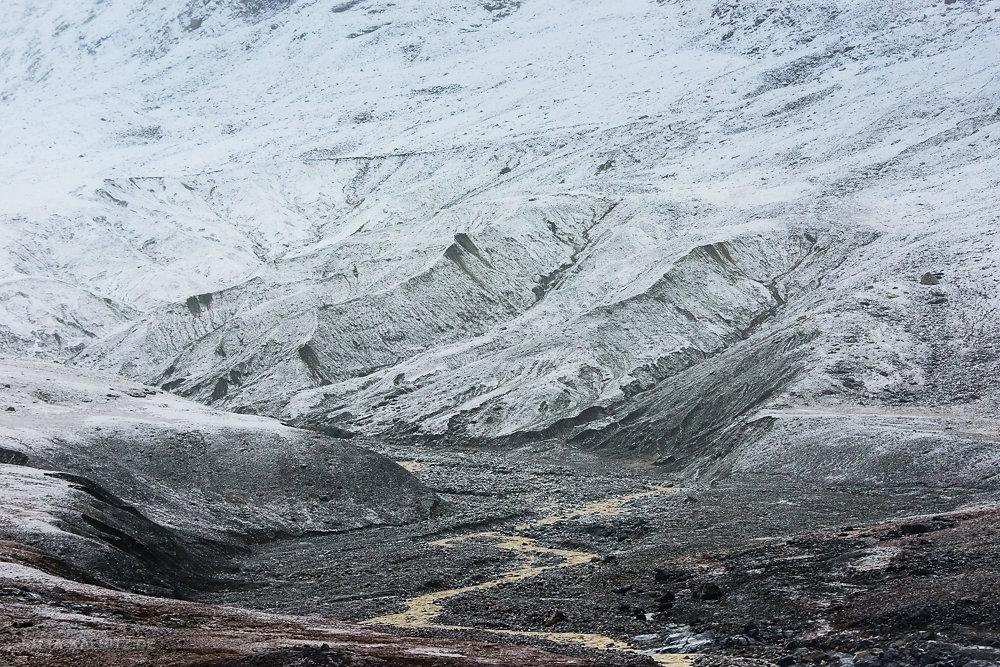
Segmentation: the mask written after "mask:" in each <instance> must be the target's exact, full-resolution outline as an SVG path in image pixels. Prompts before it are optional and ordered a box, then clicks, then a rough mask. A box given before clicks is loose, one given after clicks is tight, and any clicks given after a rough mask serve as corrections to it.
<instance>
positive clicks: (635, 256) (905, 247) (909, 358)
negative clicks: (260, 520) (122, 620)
mask: <svg viewBox="0 0 1000 667" xmlns="http://www.w3.org/2000/svg"><path fill="white" fill-rule="evenodd" d="M5 11H6V12H9V13H10V15H11V20H8V21H4V27H3V28H0V30H4V31H7V32H6V33H3V34H0V36H2V37H4V39H5V40H7V41H8V43H11V44H13V45H14V47H12V49H11V50H9V51H5V52H4V53H3V54H2V55H0V58H3V62H4V63H5V65H6V66H5V67H4V68H3V71H4V74H3V77H4V79H3V81H2V83H3V86H2V88H3V90H4V91H5V99H6V103H7V106H6V107H5V109H4V111H3V112H2V113H3V114H4V115H5V119H6V120H5V122H6V123H7V125H10V126H17V127H24V128H25V131H24V132H22V133H19V134H15V135H12V136H11V137H5V138H3V139H2V141H3V142H5V143H4V144H3V146H2V147H3V149H4V150H5V152H6V153H7V154H11V155H15V156H18V157H19V158H23V159H20V161H19V162H17V164H18V165H19V167H18V172H17V173H8V172H10V170H11V168H10V167H9V166H7V167H3V169H4V170H6V171H4V172H3V173H2V174H0V175H3V177H4V179H5V180H6V182H7V183H9V185H6V186H5V187H6V188H7V190H8V191H9V196H7V197H6V198H5V201H6V203H4V204H3V208H2V209H0V225H2V229H3V235H2V236H3V241H2V242H0V251H2V253H3V255H2V257H3V258H4V259H5V260H6V261H4V262H3V264H4V266H5V267H6V268H5V269H4V270H5V271H6V272H7V276H8V277H9V278H10V279H11V280H14V279H16V280H28V279H29V278H30V279H31V280H35V281H46V280H48V281H51V280H53V279H56V278H58V279H60V280H63V281H65V282H69V283H72V284H74V286H76V287H75V288H74V290H80V289H82V290H86V293H87V294H88V295H89V294H93V295H95V298H96V299H99V300H100V301H99V302H95V301H94V299H90V298H89V297H88V298H86V299H85V298H82V297H80V296H79V295H78V294H77V292H76V291H74V290H66V291H65V292H61V291H59V290H51V289H46V290H41V289H38V290H37V291H36V292H35V293H34V294H35V296H32V298H31V301H32V303H33V304H34V307H33V308H32V309H30V310H25V309H20V310H19V309H18V308H17V306H16V304H17V299H16V298H15V297H14V296H11V294H12V292H11V291H10V290H8V291H6V292H2V293H0V297H2V298H3V299H4V301H3V303H4V304H5V307H6V308H7V312H9V313H12V314H13V315H12V317H11V320H10V323H9V324H7V323H5V326H6V327H7V328H8V329H9V331H10V333H6V332H4V334H3V337H2V338H0V341H3V344H4V345H5V346H6V347H7V349H10V350H12V351H17V352H19V353H24V352H27V351H33V352H35V353H36V354H38V355H40V356H46V357H54V358H62V359H65V358H67V357H69V356H70V355H73V356H72V359H71V361H72V363H74V364H77V365H80V366H85V367H91V368H96V369H101V370H107V371H113V372H115V373H120V374H123V375H125V376H127V377H130V378H134V379H136V380H140V381H142V382H145V383H149V384H153V385H156V386H160V387H164V388H167V389H169V390H170V391H172V392H176V393H178V394H180V395H183V396H187V397H190V398H193V399H196V400H198V401H202V402H205V403H208V404H210V405H212V406H215V407H220V408H225V409H228V410H234V411H241V412H243V411H250V412H258V413H263V414H270V415H275V416H281V417H283V418H286V419H291V420H294V421H296V422H297V423H306V424H310V425H315V426H319V427H322V428H327V429H329V430H330V431H331V432H336V433H338V434H341V435H343V434H349V433H364V434H378V435H382V436H384V437H411V436H414V435H416V436H419V437H423V438H426V439H429V440H437V439H450V440H453V441H459V442H469V441H473V442H484V441H486V442H495V443H512V442H513V443H517V442H524V441H530V440H538V439H547V438H570V439H572V440H573V442H576V443H579V444H581V445H584V446H589V447H596V448H601V449H602V450H604V451H608V452H629V453H633V454H638V455H640V456H643V457H647V458H650V459H652V460H659V461H660V462H661V463H664V464H665V465H676V466H680V467H688V466H694V468H697V469H699V470H702V469H710V468H711V469H716V470H722V469H725V470H729V471H735V470H743V469H745V466H743V464H736V463H734V464H733V465H732V466H730V465H729V463H731V461H729V460H728V459H727V460H726V461H729V462H727V463H725V464H719V465H718V466H716V464H715V463H709V462H706V461H704V460H700V461H693V458H692V457H694V456H695V455H696V454H697V453H704V452H705V451H706V448H708V450H709V451H710V452H711V453H712V454H713V456H714V455H716V454H718V455H719V456H728V454H729V453H730V452H732V451H733V447H735V444H734V443H736V442H737V440H734V438H733V436H734V435H735V434H739V435H740V436H741V437H744V436H745V437H749V438H750V439H751V440H753V439H754V438H756V437H757V436H761V437H762V434H763V433H764V431H765V430H766V429H765V428H764V423H765V422H762V421H761V420H759V419H755V418H754V415H755V414H756V412H757V411H758V410H760V409H764V408H773V409H778V408H782V409H783V408H785V407H788V406H801V405H805V406H816V405H820V406H827V407H829V406H842V405H846V406H854V407H857V406H862V405H863V404H869V405H871V404H883V405H891V406H900V405H921V406H926V407H928V408H929V409H933V411H935V414H939V413H947V414H949V415H951V414H953V413H958V412H962V411H963V410H966V409H968V410H992V409H994V408H995V407H996V405H997V398H998V394H997V390H996V388H995V385H993V384H991V383H990V381H989V380H990V379H991V378H993V377H995V374H996V372H997V371H998V370H1000V368H998V366H1000V361H998V359H1000V353H998V350H997V348H996V347H995V343H994V341H995V340H996V335H997V333H998V328H1000V326H998V320H997V317H996V306H997V297H996V294H997V293H998V290H997V288H998V287H1000V285H997V281H998V278H997V276H998V275H1000V274H998V273H997V271H996V257H997V256H998V252H997V248H996V241H995V235H994V232H995V228H996V224H997V218H996V213H995V202H996V194H995V192H996V185H997V182H996V181H997V177H996V174H998V173H1000V168H998V167H1000V165H998V164H997V160H998V157H997V156H998V155H1000V152H998V151H997V148H998V142H1000V115H998V111H997V100H996V99H994V97H993V95H992V91H993V86H992V83H991V81H992V77H993V74H992V73H993V72H995V71H996V67H997V58H998V54H1000V37H998V31H997V30H996V28H995V26H996V3H995V2H985V1H984V2H962V3H952V4H947V5H946V4H939V5H935V6H933V7H930V6H928V5H927V4H926V3H922V2H915V1H902V0H900V1H895V2H891V3H888V4H887V3H885V2H878V3H876V2H868V1H867V0H853V1H847V0H844V1H840V2H829V3H820V4H817V3H791V4H789V3H785V4H784V5H782V6H781V7H773V6H771V4H768V3H761V2H740V3H726V2H716V3H698V2H690V3H686V2H669V3H668V2H657V3H652V2H639V1H638V0H637V1H635V2H623V3H602V2H573V3H569V2H566V3H563V2H546V3H542V2H532V3H529V2H524V3H517V2H494V3H477V2H459V1H457V0H456V1H454V2H446V1H443V0H442V1H440V2H433V3H418V4H411V5H406V6H400V5H382V4H379V3H374V2H347V3H341V4H339V5H336V6H335V7H332V8H331V7H329V6H327V5H321V4H319V3H317V4H312V3H303V2H273V3H272V2H267V3H265V2H256V3H247V2H243V3H216V4H208V5H204V6H202V5H199V4H197V3H186V4H185V3H172V4H171V3H167V4H166V5H165V6H164V8H163V9H160V8H159V7H158V8H156V9H155V10H153V9H150V8H149V7H146V6H145V5H144V4H142V3H139V2H133V3H118V4H116V6H115V7H114V8H110V7H102V8H99V9H95V10H93V11H91V10H88V9H85V8H53V9H47V10H37V9H31V8H29V7H27V6H25V7H20V6H17V5H12V6H11V7H10V8H7V9H5ZM12 26H18V30H17V32H16V33H13V32H11V31H12V30H13V28H12ZM78 79H85V80H86V86H84V85H83V84H82V83H81V82H80V81H78ZM94 81H97V83H94ZM73 95H77V96H78V98H79V99H77V98H75V97H73ZM70 99H72V100H73V104H74V108H75V109H79V110H80V112H79V113H77V114H76V115H75V116H74V117H73V118H72V119H69V120H64V119H63V117H62V116H60V115H59V112H58V110H59V109H64V108H66V105H67V104H68V100H70ZM37 100H43V101H44V103H43V104H41V105H39V103H38V101H37ZM39 108H41V109H42V111H38V109H39ZM19 124H20V125H19ZM78 156H79V157H78ZM78 173H87V174H94V175H95V176H94V177H93V178H90V177H79V176H76V174H78ZM41 185H44V187H45V190H44V195H43V194H42V193H41V192H40V190H39V187H41ZM928 275H930V276H931V277H932V278H933V280H929V279H927V276H928ZM4 284H5V285H6V284H8V283H4ZM104 299H107V301H105V300H104ZM12 304H13V305H12ZM53 313H59V316H58V318H56V316H55V315H53ZM67 322H68V323H69V324H67ZM67 328H69V329H72V330H73V331H76V330H78V329H86V331H87V332H89V333H86V334H83V335H80V334H79V333H77V334H75V335H71V334H70V333H66V331H65V330H66V329H67ZM57 334H58V336H57ZM68 339H72V342H71V343H68V342H66V341H67V340H68ZM841 412H842V413H846V412H849V411H844V410H842V411H841ZM838 418H845V419H846V418H847V417H845V416H844V414H841V415H840V417H838ZM768 423H770V422H768ZM887 432H888V433H895V432H896V430H895V429H889V430H888V431H887ZM762 446H763V445H762ZM767 447H768V448H770V447H771V446H770V445H767ZM768 451H771V449H768ZM734 456H737V454H734ZM738 456H744V457H750V459H741V460H744V462H745V460H751V459H752V460H755V461H756V460H758V459H756V458H753V457H754V456H756V454H755V453H754V452H746V451H744V452H743V453H742V454H739V455H738ZM712 460H713V461H714V459H712ZM713 466H714V467H713ZM727 466H728V467H727ZM741 466H743V467H741ZM751 467H752V466H751Z"/></svg>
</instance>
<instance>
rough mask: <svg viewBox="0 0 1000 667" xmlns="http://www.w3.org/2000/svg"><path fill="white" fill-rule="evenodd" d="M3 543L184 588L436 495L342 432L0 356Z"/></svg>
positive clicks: (408, 510) (137, 582)
mask: <svg viewBox="0 0 1000 667" xmlns="http://www.w3.org/2000/svg"><path fill="white" fill-rule="evenodd" d="M0 377H2V378H3V380H4V381H3V382H2V384H0V540H12V541H16V542H19V543H23V544H25V545H28V546H29V547H31V548H32V549H37V550H39V551H41V552H43V553H46V554H49V555H51V556H53V557H58V558H59V559H61V560H62V561H63V562H64V563H67V564H68V565H70V566H73V567H75V568H76V571H77V572H78V573H84V574H83V576H85V578H86V579H87V580H96V581H103V582H106V583H113V584H116V585H129V586H133V587H135V586H140V587H141V588H142V589H143V590H147V591H150V590H151V591H156V592H158V593H161V594H163V593H166V594H173V593H174V592H175V588H180V589H181V590H185V589H190V588H191V587H193V586H195V585H196V584H197V582H198V581H199V580H201V579H204V578H205V577H207V576H209V575H210V574H211V572H212V570H213V568H219V567H220V566H221V563H222V562H223V560H224V559H225V558H226V557H227V556H230V555H232V554H234V553H236V552H239V551H240V550H242V549H245V548H247V547H249V546H251V545H253V544H255V543H259V542H266V541H270V540H274V539H277V538H281V537H285V538H287V537H295V536H300V535H304V534H323V533H332V532H337V531H344V530H349V529H356V528H360V527H365V526H372V525H383V524H396V523H403V522H407V521H414V520H418V519H421V518H425V517H427V516H428V515H429V514H430V513H431V511H432V510H433V509H434V507H435V506H436V505H437V504H438V500H437V498H436V496H435V495H434V494H433V493H431V492H430V491H428V490H427V489H426V488H425V487H424V486H422V485H421V484H420V483H419V482H418V481H417V480H416V479H414V478H413V477H412V476H411V475H410V474H409V473H407V472H406V471H405V470H404V469H403V468H401V467H400V466H398V465H397V464H395V463H393V462H392V461H389V460H387V459H385V458H383V457H381V456H378V455H377V454H374V453H372V452H369V451H367V450H364V449H360V448H358V447H355V446H352V445H351V444H349V443H346V442H345V441H343V440H333V439H331V438H324V437H322V436H319V435H317V434H314V433H309V432H303V431H299V430H297V429H293V428H289V427H286V426H283V425H281V424H280V423H278V422H276V421H274V420H272V419H267V418H264V417H252V416H247V415H231V414H226V413H220V412H217V411H215V410H211V409H209V408H206V407H204V406H202V405H199V404H197V403H192V402H191V401H188V400H185V399H182V398H178V397H176V396H172V395H170V394H169V393H167V392H164V391H162V390H157V389H154V388H152V387H145V386H142V385H138V384H136V383H133V382H128V381H126V380H123V379H121V378H116V377H113V376H109V375H104V374H93V373H90V372H87V373H84V372H81V371H79V370H76V369H67V368H64V367H60V366H57V365H55V364H52V363H46V362H38V361H13V360H8V359H0Z"/></svg>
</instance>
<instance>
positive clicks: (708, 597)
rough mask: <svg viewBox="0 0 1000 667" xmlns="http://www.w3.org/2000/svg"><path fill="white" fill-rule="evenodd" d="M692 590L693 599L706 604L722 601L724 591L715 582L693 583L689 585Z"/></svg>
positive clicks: (696, 581)
mask: <svg viewBox="0 0 1000 667" xmlns="http://www.w3.org/2000/svg"><path fill="white" fill-rule="evenodd" d="M688 588H690V589H691V597H692V599H695V600H704V601H706V602H709V601H712V600H721V599H722V589H721V588H720V587H719V585H718V584H717V583H715V582H714V581H698V580H695V581H691V582H689V583H688Z"/></svg>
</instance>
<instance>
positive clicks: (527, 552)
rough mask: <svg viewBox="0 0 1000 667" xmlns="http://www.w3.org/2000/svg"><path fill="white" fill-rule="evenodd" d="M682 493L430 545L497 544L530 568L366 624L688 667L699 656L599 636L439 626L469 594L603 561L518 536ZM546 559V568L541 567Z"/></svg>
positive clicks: (612, 503) (624, 500)
mask: <svg viewBox="0 0 1000 667" xmlns="http://www.w3.org/2000/svg"><path fill="white" fill-rule="evenodd" d="M675 492H677V489H675V488H672V487H655V488H653V489H651V490H647V491H641V492H638V493H631V494H627V495H622V496H616V497H613V498H606V499H604V500H598V501H595V502H592V503H588V504H587V505H584V506H583V507H582V508H580V509H578V510H574V511H570V512H564V513H560V514H554V515H551V516H548V517H545V518H542V519H539V520H537V521H533V522H530V523H525V524H520V525H517V526H515V527H514V530H513V531H512V533H513V534H505V533H498V532H478V533H470V534H467V535H460V536H457V537H449V538H445V539H442V540H437V541H435V542H431V544H434V545H437V546H442V547H447V546H450V545H452V544H454V543H456V542H459V541H465V540H476V539H480V540H490V541H492V542H494V543H495V545H496V547H497V548H498V549H505V550H510V551H514V552H516V553H518V554H522V555H524V556H526V557H527V564H526V565H524V566H523V567H520V568H518V569H515V570H511V571H509V572H507V573H505V574H503V575H501V576H499V577H497V578H495V579H490V580H488V581H485V582H482V583H479V584H474V585H471V586H464V587H462V588H452V589H448V590H443V591H436V592H434V593H427V594H425V595H420V596H417V597H414V598H411V599H409V600H407V601H406V603H405V604H406V609H405V611H402V612H400V613H397V614H389V615H386V616H378V617H376V618H371V619H369V620H367V621H366V623H369V624H372V625H389V626H393V627H397V628H410V629H421V628H422V629H436V630H478V631H486V632H492V633H496V634H503V635H512V636H520V637H538V638H540V639H545V640H548V641H552V642H558V643H571V644H578V645H582V646H587V647H590V648H595V649H602V650H615V651H625V652H629V653H641V654H644V655H648V656H650V657H651V658H652V659H653V660H654V661H656V662H657V663H659V664H663V665H673V666H674V667H686V666H687V665H690V664H691V662H692V661H693V660H694V659H695V658H696V657H697V655H696V654H678V653H655V652H653V651H643V650H639V649H636V648H634V647H632V646H631V645H629V644H627V643H625V642H622V641H619V640H616V639H612V638H611V637H606V636H604V635H599V634H590V633H581V632H529V631H524V630H501V629H494V628H481V627H472V626H462V625H448V624H444V623H439V622H437V618H438V617H439V616H440V615H441V613H442V612H443V611H444V609H442V607H441V602H442V601H444V600H447V599H448V598H452V597H455V596H456V595H461V594H462V593H468V592H471V591H478V590H485V589H488V588H494V587H496V586H502V585H503V584H508V583H513V582H516V581H523V580H525V579H531V578H532V577H537V576H538V575H540V574H542V573H543V572H546V571H548V570H552V569H556V568H563V567H575V566H578V565H583V564H585V563H590V562H592V561H593V560H594V559H596V558H598V556H597V554H593V553H588V552H585V551H570V550H567V549H554V548H551V547H544V546H540V545H539V544H538V543H537V542H536V540H533V539H531V538H528V537H523V536H521V535H518V534H517V533H520V532H523V531H525V530H527V529H529V528H533V527H537V526H550V525H554V524H557V523H560V522H562V521H571V520H575V519H583V518H589V517H599V516H604V517H607V516H617V515H620V514H624V513H625V512H627V511H628V510H629V507H628V506H629V505H630V504H631V503H632V502H634V501H637V500H641V499H643V498H648V497H651V496H656V495H658V494H661V493H675ZM543 560H544V562H545V563H546V564H541V562H542V561H543ZM654 650H655V649H654Z"/></svg>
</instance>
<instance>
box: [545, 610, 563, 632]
mask: <svg viewBox="0 0 1000 667" xmlns="http://www.w3.org/2000/svg"><path fill="white" fill-rule="evenodd" d="M565 620H566V614H565V613H564V612H563V611H562V610H561V609H556V610H554V611H553V612H552V613H551V614H550V615H549V617H548V619H546V621H545V627H547V628H551V627H555V626H556V625H559V624H560V623H562V622H563V621H565Z"/></svg>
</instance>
